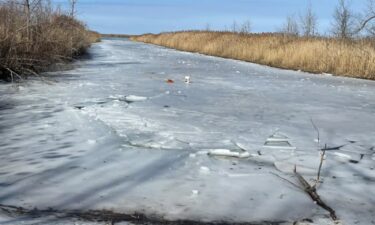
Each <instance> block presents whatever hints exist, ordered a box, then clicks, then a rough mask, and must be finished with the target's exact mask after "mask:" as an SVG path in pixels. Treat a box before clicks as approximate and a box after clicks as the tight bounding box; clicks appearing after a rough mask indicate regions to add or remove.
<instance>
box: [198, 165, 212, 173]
mask: <svg viewBox="0 0 375 225" xmlns="http://www.w3.org/2000/svg"><path fill="white" fill-rule="evenodd" d="M210 171H211V170H210V168H208V167H205V166H201V168H200V169H199V172H200V173H202V174H209V173H210Z"/></svg>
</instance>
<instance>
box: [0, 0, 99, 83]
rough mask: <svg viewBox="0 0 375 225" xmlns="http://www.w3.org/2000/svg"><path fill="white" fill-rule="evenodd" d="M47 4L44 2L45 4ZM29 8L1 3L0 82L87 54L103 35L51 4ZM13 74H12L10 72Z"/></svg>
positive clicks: (13, 2) (12, 2) (10, 3)
mask: <svg viewBox="0 0 375 225" xmlns="http://www.w3.org/2000/svg"><path fill="white" fill-rule="evenodd" d="M43 2H44V1H43ZM32 9H33V11H31V12H30V13H29V14H27V13H26V11H25V6H24V5H22V4H18V3H17V2H16V1H12V0H8V1H3V2H2V3H0V78H2V79H8V80H9V79H11V78H12V79H13V78H14V77H13V75H14V74H19V75H21V76H27V75H29V74H35V73H38V72H41V71H44V70H46V69H47V68H48V67H49V66H50V65H52V64H54V63H57V62H64V61H68V60H71V59H72V58H73V57H75V56H77V55H80V54H82V53H84V52H85V51H86V49H87V48H88V47H89V46H90V44H91V43H92V42H95V41H97V39H98V38H100V35H99V34H97V33H95V32H91V31H88V30H87V29H86V27H85V25H84V24H83V23H82V22H80V21H78V20H76V19H74V18H72V17H70V16H68V15H65V14H64V13H61V12H60V11H58V10H55V9H53V8H52V6H51V5H50V4H48V3H40V4H39V5H35V6H33V8H32ZM10 71H12V72H10Z"/></svg>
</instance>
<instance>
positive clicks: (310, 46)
mask: <svg viewBox="0 0 375 225" xmlns="http://www.w3.org/2000/svg"><path fill="white" fill-rule="evenodd" d="M131 39H132V40H134V41H140V42H145V43H152V44H156V45H161V46H165V47H169V48H174V49H178V50H183V51H189V52H198V53H202V54H206V55H212V56H219V57H224V58H231V59H238V60H244V61H248V62H254V63H259V64H263V65H268V66H273V67H278V68H284V69H292V70H302V71H306V72H312V73H331V74H334V75H340V76H348V77H355V78H363V79H372V80H375V44H374V41H371V40H369V39H361V40H355V41H354V40H345V41H343V40H338V39H333V38H322V37H319V38H302V37H296V36H288V35H283V34H272V33H270V34H238V33H231V32H210V31H186V32H174V33H162V34H156V35H154V34H145V35H140V36H134V37H131Z"/></svg>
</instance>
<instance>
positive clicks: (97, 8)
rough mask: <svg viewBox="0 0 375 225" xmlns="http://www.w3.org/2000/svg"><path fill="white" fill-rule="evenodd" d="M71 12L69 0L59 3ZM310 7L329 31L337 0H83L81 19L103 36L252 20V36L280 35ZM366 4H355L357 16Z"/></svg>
mask: <svg viewBox="0 0 375 225" xmlns="http://www.w3.org/2000/svg"><path fill="white" fill-rule="evenodd" d="M55 2H57V3H58V4H61V5H62V7H66V2H68V0H56V1H55ZM309 2H311V4H312V7H313V10H314V11H315V13H316V14H317V16H318V19H319V20H318V21H319V31H320V33H323V34H324V33H326V32H327V31H328V30H329V26H330V23H331V22H330V21H331V18H332V13H333V10H334V8H335V5H336V4H337V0H311V1H309V0H190V1H188V0H78V17H79V18H80V19H82V20H83V21H85V22H86V23H87V25H88V26H89V27H90V28H91V29H93V30H96V31H99V32H101V33H123V34H142V33H149V32H150V33H159V32H163V31H174V30H187V29H204V28H206V27H207V24H209V25H210V28H212V29H224V28H225V27H231V26H232V24H233V21H236V23H238V24H240V23H242V22H244V21H247V20H250V21H251V24H252V31H254V32H269V31H277V30H278V29H279V28H280V27H281V26H282V24H283V22H284V20H285V17H286V16H287V15H295V16H296V17H298V15H300V14H301V13H303V12H304V10H305V9H306V7H307V5H308V4H309ZM365 3H366V0H352V1H351V2H350V6H351V8H352V9H353V10H354V11H361V10H363V9H364V8H365V5H366V4H365Z"/></svg>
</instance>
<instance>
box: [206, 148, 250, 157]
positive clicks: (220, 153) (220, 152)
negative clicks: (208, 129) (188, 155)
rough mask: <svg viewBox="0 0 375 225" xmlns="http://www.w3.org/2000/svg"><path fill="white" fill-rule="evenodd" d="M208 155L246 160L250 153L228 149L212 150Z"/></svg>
mask: <svg viewBox="0 0 375 225" xmlns="http://www.w3.org/2000/svg"><path fill="white" fill-rule="evenodd" d="M208 155H211V156H227V157H235V158H248V157H250V153H248V152H245V151H244V152H236V151H231V150H229V149H213V150H210V151H208Z"/></svg>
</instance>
